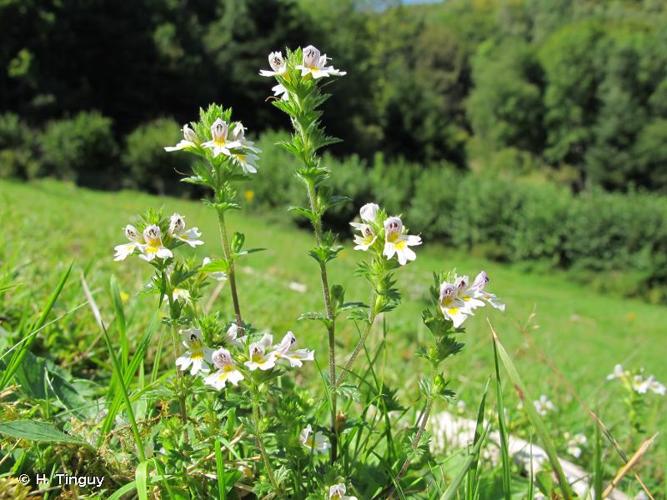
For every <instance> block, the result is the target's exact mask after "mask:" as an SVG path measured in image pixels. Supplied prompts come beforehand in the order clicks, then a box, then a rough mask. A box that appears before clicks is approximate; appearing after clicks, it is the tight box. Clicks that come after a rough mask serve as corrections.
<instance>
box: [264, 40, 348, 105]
mask: <svg viewBox="0 0 667 500" xmlns="http://www.w3.org/2000/svg"><path fill="white" fill-rule="evenodd" d="M301 54H302V55H301V61H300V64H295V65H294V69H295V70H297V71H298V72H300V76H301V77H302V78H305V77H308V76H311V77H312V78H313V80H317V79H319V78H326V77H329V76H345V75H346V73H345V71H340V70H337V69H336V68H334V67H333V66H329V65H327V63H328V61H329V59H330V58H328V57H327V55H326V54H321V53H320V51H319V49H318V48H317V47H314V46H313V45H309V46H308V47H306V48H305V49H303V50H302V51H301ZM269 66H271V69H270V70H266V69H262V70H260V71H259V74H260V75H261V76H265V77H274V78H276V80H278V84H277V85H275V86H273V87H272V88H271V90H273V95H274V96H275V97H279V98H280V99H282V100H283V101H287V100H289V91H288V87H289V86H290V85H289V83H291V82H287V83H286V82H284V81H283V80H284V79H287V78H288V69H289V68H288V61H287V60H286V59H285V58H284V57H283V53H282V52H280V51H277V52H271V53H270V54H269Z"/></svg>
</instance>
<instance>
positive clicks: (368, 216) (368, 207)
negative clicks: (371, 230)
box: [359, 203, 380, 222]
mask: <svg viewBox="0 0 667 500" xmlns="http://www.w3.org/2000/svg"><path fill="white" fill-rule="evenodd" d="M378 210H380V207H379V206H378V205H377V204H376V203H366V204H365V205H364V206H363V207H361V210H359V215H361V219H362V220H365V221H366V222H373V221H375V218H376V217H377V214H378Z"/></svg>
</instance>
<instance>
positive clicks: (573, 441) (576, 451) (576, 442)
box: [564, 433, 588, 458]
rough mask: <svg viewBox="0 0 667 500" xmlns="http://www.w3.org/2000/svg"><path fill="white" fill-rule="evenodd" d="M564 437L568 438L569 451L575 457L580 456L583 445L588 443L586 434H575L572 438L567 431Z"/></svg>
mask: <svg viewBox="0 0 667 500" xmlns="http://www.w3.org/2000/svg"><path fill="white" fill-rule="evenodd" d="M564 437H565V439H567V440H568V441H567V453H568V454H569V455H572V456H573V457H575V458H579V457H580V456H581V453H582V449H581V448H582V446H585V445H586V444H587V443H588V440H587V439H586V436H584V435H583V434H575V435H574V436H573V437H572V438H570V437H569V434H567V433H565V435H564Z"/></svg>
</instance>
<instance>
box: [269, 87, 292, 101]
mask: <svg viewBox="0 0 667 500" xmlns="http://www.w3.org/2000/svg"><path fill="white" fill-rule="evenodd" d="M271 90H273V96H274V97H280V98H281V99H282V100H283V101H289V92H287V89H286V88H285V86H284V85H282V84H280V83H279V84H278V85H274V86H273V87H271Z"/></svg>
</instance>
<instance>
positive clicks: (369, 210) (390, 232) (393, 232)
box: [350, 203, 422, 266]
mask: <svg viewBox="0 0 667 500" xmlns="http://www.w3.org/2000/svg"><path fill="white" fill-rule="evenodd" d="M359 216H360V217H361V221H362V222H350V225H351V226H352V227H353V228H354V229H355V230H356V231H358V234H355V235H354V243H355V247H354V249H355V250H363V251H364V252H366V251H368V250H369V249H370V248H371V247H373V246H374V245H375V243H376V242H381V243H382V255H384V256H385V257H386V258H387V259H388V260H390V259H392V258H393V257H394V256H396V259H397V260H398V263H399V264H400V265H402V266H404V265H405V264H407V263H408V262H409V261H413V260H415V259H416V258H417V255H416V254H415V252H414V251H413V250H412V249H411V248H410V247H412V246H417V245H421V244H422V240H421V238H420V237H419V236H415V235H412V234H406V232H407V231H406V228H405V227H404V226H403V221H402V220H401V218H400V217H397V216H392V217H387V216H386V214H385V213H384V211H382V210H380V207H379V206H378V205H377V204H375V203H367V204H366V205H364V206H363V207H361V210H359Z"/></svg>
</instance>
